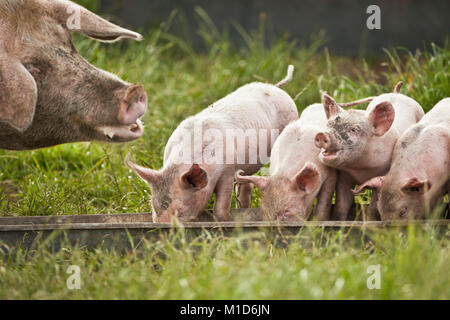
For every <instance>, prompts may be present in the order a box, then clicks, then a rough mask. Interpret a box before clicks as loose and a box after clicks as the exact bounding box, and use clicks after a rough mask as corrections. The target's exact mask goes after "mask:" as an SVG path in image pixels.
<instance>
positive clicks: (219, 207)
mask: <svg viewBox="0 0 450 320" xmlns="http://www.w3.org/2000/svg"><path fill="white" fill-rule="evenodd" d="M233 185H234V175H233V172H231V174H230V173H224V174H223V175H222V177H221V178H220V180H219V181H218V182H217V185H216V189H215V191H214V193H215V194H216V201H215V203H214V216H215V217H216V219H217V220H218V221H230V220H231V215H230V210H231V197H232V196H233Z"/></svg>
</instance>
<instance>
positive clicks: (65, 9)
mask: <svg viewBox="0 0 450 320" xmlns="http://www.w3.org/2000/svg"><path fill="white" fill-rule="evenodd" d="M49 6H51V8H50V9H51V12H53V15H54V17H55V19H56V20H57V21H58V22H59V23H61V24H62V25H64V26H66V27H67V28H68V29H69V30H70V31H75V32H79V33H82V34H84V35H86V36H88V37H90V38H93V39H95V40H99V41H102V42H115V41H118V40H119V39H121V38H131V39H135V40H138V41H141V40H142V39H143V38H142V36H141V35H140V34H139V33H136V32H133V31H130V30H128V29H124V28H122V27H119V26H117V25H115V24H113V23H111V22H109V21H106V20H105V19H103V18H100V17H99V16H97V15H96V14H94V13H92V12H90V11H89V10H87V9H85V8H83V7H82V6H79V5H77V4H75V3H72V2H71V1H66V0H56V1H51V2H50V4H49Z"/></svg>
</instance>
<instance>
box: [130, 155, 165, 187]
mask: <svg viewBox="0 0 450 320" xmlns="http://www.w3.org/2000/svg"><path fill="white" fill-rule="evenodd" d="M128 158H129V157H128V156H127V158H126V159H125V163H126V165H127V166H129V167H130V168H131V169H133V171H134V172H136V173H137V174H138V175H139V177H141V178H142V180H144V181H145V182H147V183H148V184H155V183H157V182H158V181H160V179H161V173H160V172H158V171H156V170H152V169H148V168H144V167H141V166H139V165H137V164H135V163H134V162H132V161H130V160H129V159H128Z"/></svg>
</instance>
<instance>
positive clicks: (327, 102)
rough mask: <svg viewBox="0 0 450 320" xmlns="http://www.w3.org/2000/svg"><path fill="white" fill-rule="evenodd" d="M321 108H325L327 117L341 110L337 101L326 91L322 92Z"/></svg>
mask: <svg viewBox="0 0 450 320" xmlns="http://www.w3.org/2000/svg"><path fill="white" fill-rule="evenodd" d="M323 108H324V109H325V114H326V115H327V119H330V118H331V117H332V116H334V115H335V114H338V113H339V112H341V111H342V109H341V107H339V105H338V104H337V102H336V101H335V100H334V99H333V98H332V97H331V96H329V95H328V94H326V93H324V94H323Z"/></svg>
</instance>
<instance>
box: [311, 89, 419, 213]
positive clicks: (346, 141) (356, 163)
mask: <svg viewBox="0 0 450 320" xmlns="http://www.w3.org/2000/svg"><path fill="white" fill-rule="evenodd" d="M400 86H401V84H398V85H397V86H396V89H395V92H394V93H388V94H382V95H380V96H378V97H375V98H374V99H373V101H372V102H371V103H370V104H369V105H368V107H367V109H366V110H343V109H342V108H341V107H340V106H339V105H338V104H337V103H336V102H335V101H334V100H333V99H332V98H331V97H330V96H328V95H327V94H325V95H324V97H323V106H324V108H325V113H326V115H327V118H328V124H327V129H326V130H324V131H323V132H321V133H319V134H317V135H316V137H315V143H316V146H317V147H319V148H322V152H321V153H320V155H319V157H320V160H321V161H322V163H323V164H325V165H327V166H330V167H333V168H336V169H338V170H339V178H338V186H337V192H336V206H335V208H334V211H333V215H332V216H333V219H336V220H345V219H346V218H347V214H348V211H349V209H350V207H351V205H352V204H353V199H354V195H353V193H352V192H351V189H352V188H353V187H354V186H355V185H356V184H362V183H364V182H365V181H367V180H368V179H371V178H373V177H376V176H379V175H384V174H386V173H387V172H388V170H389V168H390V164H391V159H392V150H393V149H394V146H395V143H396V142H397V140H398V138H399V137H400V136H401V135H402V133H403V132H405V131H406V130H407V129H408V128H409V127H411V126H412V125H414V124H415V123H417V122H418V121H419V120H420V119H421V118H422V117H423V115H424V112H423V109H422V107H421V106H420V105H419V104H418V103H417V102H416V101H415V100H414V99H412V98H410V97H407V96H405V95H402V94H400V93H399V89H400ZM376 199H377V192H376V191H375V192H373V194H372V202H371V206H370V209H369V217H368V218H369V219H370V220H373V219H378V213H377V210H376V206H375V203H376Z"/></svg>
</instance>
